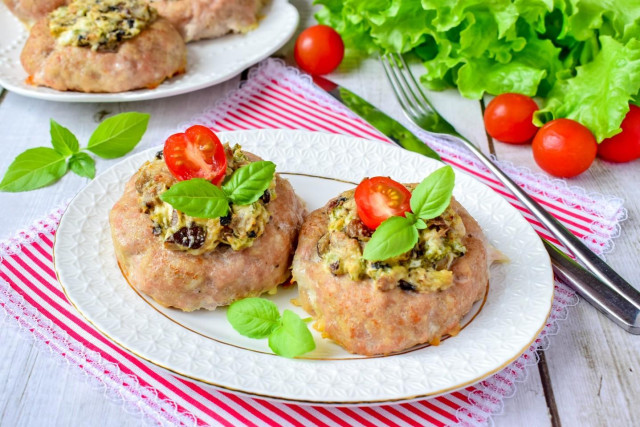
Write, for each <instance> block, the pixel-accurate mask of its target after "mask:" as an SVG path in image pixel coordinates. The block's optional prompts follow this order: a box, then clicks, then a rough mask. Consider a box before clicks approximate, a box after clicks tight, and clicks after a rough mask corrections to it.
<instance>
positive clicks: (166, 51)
mask: <svg viewBox="0 0 640 427" xmlns="http://www.w3.org/2000/svg"><path fill="white" fill-rule="evenodd" d="M20 61H21V62H22V66H23V67H24V69H25V71H26V72H27V73H28V74H29V78H28V82H29V83H31V84H34V85H38V86H47V87H51V88H53V89H57V90H63V91H64V90H73V91H80V92H124V91H128V90H133V89H141V88H154V87H156V86H158V85H159V84H160V83H162V82H163V81H164V80H165V79H168V78H170V77H172V76H174V75H176V74H181V73H183V72H184V71H185V68H186V63H187V50H186V46H185V44H184V41H183V40H182V37H180V34H179V33H178V32H177V31H176V30H175V28H173V26H172V25H171V24H170V23H169V22H168V21H167V20H165V19H161V18H160V19H157V20H156V21H155V22H153V23H152V24H151V25H150V26H149V27H147V28H146V29H145V30H143V31H142V32H141V33H140V34H138V35H137V36H136V37H134V38H132V39H130V40H126V41H123V42H122V44H120V46H119V48H118V49H117V50H116V51H115V52H104V51H94V50H91V49H90V48H86V47H78V46H63V45H60V44H58V43H57V42H56V39H55V37H54V36H53V35H51V32H50V31H49V20H48V19H47V18H44V19H41V20H40V21H38V22H37V23H36V25H34V27H33V28H32V29H31V33H30V34H29V38H28V39H27V41H26V43H25V45H24V48H23V49H22V53H21V55H20Z"/></svg>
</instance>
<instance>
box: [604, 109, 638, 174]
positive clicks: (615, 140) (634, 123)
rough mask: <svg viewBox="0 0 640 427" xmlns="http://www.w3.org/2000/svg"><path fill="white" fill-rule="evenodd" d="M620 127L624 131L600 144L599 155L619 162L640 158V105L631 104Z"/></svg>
mask: <svg viewBox="0 0 640 427" xmlns="http://www.w3.org/2000/svg"><path fill="white" fill-rule="evenodd" d="M620 127H621V128H622V132H620V133H619V134H617V135H614V136H612V137H611V138H607V139H605V140H604V141H602V142H601V143H600V145H598V156H599V157H601V158H603V159H604V160H608V161H610V162H617V163H623V162H629V161H631V160H635V159H637V158H640V107H638V106H636V105H633V104H632V105H629V112H628V113H627V115H626V116H625V117H624V120H622V124H621V125H620Z"/></svg>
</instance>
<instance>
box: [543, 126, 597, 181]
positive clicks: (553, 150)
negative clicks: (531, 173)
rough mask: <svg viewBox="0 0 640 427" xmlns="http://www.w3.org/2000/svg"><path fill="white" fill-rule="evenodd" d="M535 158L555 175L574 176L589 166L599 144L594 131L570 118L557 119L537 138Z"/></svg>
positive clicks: (544, 128) (544, 127)
mask: <svg viewBox="0 0 640 427" xmlns="http://www.w3.org/2000/svg"><path fill="white" fill-rule="evenodd" d="M532 148H533V158H534V159H535V160H536V163H537V164H538V166H540V167H541V168H542V169H544V170H545V171H546V172H548V173H550V174H551V175H554V176H557V177H562V178H570V177H572V176H576V175H579V174H581V173H582V172H584V171H586V170H587V169H589V166H591V163H593V160H594V159H595V158H596V151H597V150H598V144H597V143H596V138H595V137H594V136H593V134H592V133H591V131H590V130H589V129H587V128H586V127H585V126H583V125H581V124H580V123H578V122H576V121H574V120H570V119H556V120H552V121H550V122H549V123H547V124H545V125H544V126H542V127H541V128H540V130H539V131H538V133H537V134H536V136H535V138H533V144H532Z"/></svg>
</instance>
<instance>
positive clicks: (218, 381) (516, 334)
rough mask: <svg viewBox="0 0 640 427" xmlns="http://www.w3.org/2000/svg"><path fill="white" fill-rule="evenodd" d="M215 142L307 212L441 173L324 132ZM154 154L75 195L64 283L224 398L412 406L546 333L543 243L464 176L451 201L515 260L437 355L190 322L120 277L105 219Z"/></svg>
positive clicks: (108, 324) (68, 218) (143, 350)
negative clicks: (304, 347) (383, 351)
mask: <svg viewBox="0 0 640 427" xmlns="http://www.w3.org/2000/svg"><path fill="white" fill-rule="evenodd" d="M218 135H219V136H220V138H221V140H223V141H230V142H232V143H240V144H241V145H242V146H243V148H245V149H246V150H248V151H251V152H254V153H256V154H258V155H260V156H261V157H263V158H265V159H269V160H272V161H274V162H275V163H276V164H277V167H278V171H279V172H280V173H281V174H283V176H285V177H286V178H287V179H289V180H290V181H291V182H292V184H293V186H294V188H295V190H296V192H297V193H298V194H299V195H300V196H301V197H302V198H303V199H304V200H305V202H306V203H307V206H308V208H309V209H315V208H317V207H320V206H322V205H324V204H325V203H326V201H327V200H328V199H330V198H332V197H334V196H335V195H337V194H338V193H339V192H340V191H342V190H344V189H346V188H350V187H352V184H349V183H348V182H359V181H360V180H361V179H362V178H363V177H365V176H373V175H390V176H391V177H393V178H394V179H396V180H399V181H403V182H415V181H419V180H421V179H422V178H423V177H424V176H426V175H427V174H429V173H430V172H431V171H433V170H435V169H437V168H438V167H440V166H441V163H438V162H436V161H434V160H431V159H428V158H426V157H423V156H420V155H418V154H414V153H411V152H408V151H404V150H402V149H400V148H396V147H393V146H389V145H386V144H383V143H376V142H371V141H365V140H361V139H357V138H350V137H343V136H337V135H329V134H323V133H312V132H297V131H284V130H255V131H242V132H220V133H219V134H218ZM156 150H157V149H155V150H154V149H152V150H148V151H145V152H142V153H139V154H137V155H134V156H131V157H129V158H127V159H126V160H124V161H123V162H121V163H119V164H118V165H116V166H114V167H112V168H111V169H109V170H107V171H106V172H105V173H103V174H102V175H100V176H99V177H98V178H96V179H94V180H93V181H92V182H91V183H90V184H89V185H87V187H86V188H85V189H84V190H83V191H81V192H80V193H79V194H78V196H76V198H75V199H74V200H73V201H72V202H71V204H70V205H69V208H68V209H67V211H66V213H65V214H64V216H63V218H62V221H61V222H60V227H59V229H58V232H57V235H56V241H55V247H54V259H55V267H56V271H57V274H58V277H59V279H60V283H62V286H63V288H64V290H65V292H66V294H67V296H68V298H69V300H70V301H71V302H72V303H73V305H74V306H75V307H76V308H77V309H78V310H79V311H80V313H82V315H83V316H85V317H86V318H87V320H89V321H90V322H91V323H92V324H93V325H94V326H95V327H96V328H97V329H98V330H100V331H101V332H102V333H103V334H104V335H106V336H107V337H108V338H110V339H111V340H113V341H114V342H116V343H118V344H119V345H121V346H122V347H124V348H125V349H127V350H129V351H131V352H132V353H133V354H135V355H137V356H139V357H141V358H143V359H145V360H148V361H150V362H152V363H154V364H156V365H158V366H161V367H163V368H165V369H168V370H170V371H172V372H174V373H177V374H180V375H182V376H185V377H188V378H192V379H195V380H198V381H202V382H204V383H207V384H211V385H215V386H218V387H222V388H225V389H229V390H235V391H240V392H243V393H247V394H251V395H257V396H263V397H268V398H276V399H282V400H287V401H297V402H313V403H333V404H354V403H377V402H389V401H400V400H410V399H414V398H418V397H423V396H434V395H438V394H442V393H445V392H448V391H451V390H454V389H458V388H461V387H464V386H467V385H469V384H472V383H475V382H477V381H479V380H481V379H483V378H485V377H487V376H489V375H491V374H492V373H494V372H496V371H498V370H500V369H501V368H503V367H505V366H506V365H508V364H509V363H510V362H511V361H513V360H514V359H516V358H517V357H518V356H519V355H520V354H521V353H522V352H523V351H524V350H525V349H527V348H528V347H529V345H530V344H531V342H532V341H533V340H534V339H535V338H536V337H537V335H538V334H539V332H540V331H541V329H542V328H543V326H544V324H545V321H546V319H547V316H548V314H549V311H550V308H551V301H552V298H553V277H552V272H551V266H550V262H549V257H548V256H547V253H546V252H545V250H544V248H543V246H542V243H541V241H540V239H539V238H538V236H537V235H536V233H535V232H534V231H533V229H532V228H531V227H530V225H529V224H528V223H527V222H526V221H525V220H524V218H523V217H522V216H521V215H520V214H519V213H518V212H517V211H516V209H514V208H513V207H512V206H511V205H509V204H508V203H507V202H506V201H505V200H503V199H502V198H501V197H499V196H498V195H497V194H496V193H495V192H494V191H492V190H491V189H489V188H488V187H486V186H484V185H483V184H480V183H478V182H477V181H475V180H474V179H473V178H471V177H469V176H467V175H465V174H464V173H462V172H459V171H458V172H456V187H455V191H454V195H455V196H456V198H457V199H458V200H459V201H460V202H461V203H462V204H463V205H464V206H465V207H466V208H467V210H468V211H469V212H470V213H471V214H472V215H473V216H474V217H475V218H476V219H477V220H478V222H479V223H480V225H481V226H482V228H483V229H484V231H485V233H486V235H487V237H488V239H489V241H490V242H491V243H492V244H493V245H495V246H496V247H497V248H499V249H500V250H501V251H503V252H504V253H505V254H506V255H507V256H508V257H509V258H510V260H511V261H510V262H509V263H508V264H501V265H496V266H494V267H493V268H492V278H491V282H490V288H489V291H488V295H487V298H486V299H485V303H484V306H482V308H481V309H480V310H479V312H477V313H476V315H475V318H473V320H472V321H470V323H468V324H467V325H466V327H465V328H464V329H463V330H462V331H461V332H460V334H459V335H458V336H456V337H454V338H449V339H447V340H445V341H443V342H442V343H441V344H440V345H439V346H437V347H433V346H431V347H423V348H419V349H414V350H412V351H408V352H405V353H403V354H397V355H392V356H386V357H370V358H367V357H362V356H353V355H349V354H347V353H346V352H345V351H344V350H342V349H341V348H340V347H339V346H337V345H335V344H333V343H331V342H330V341H328V340H326V339H322V338H320V337H319V336H317V335H316V336H315V339H316V343H317V346H318V349H317V350H315V351H314V352H312V353H310V354H308V355H306V356H305V358H304V359H296V360H292V359H286V358H282V357H278V356H275V355H273V354H270V352H269V349H268V346H267V343H266V340H250V339H247V338H243V337H242V336H240V335H239V334H237V333H235V332H234V331H233V329H232V328H231V327H230V326H229V325H228V323H227V321H226V319H225V309H218V310H216V311H214V312H205V311H201V312H196V313H182V312H180V311H178V310H173V309H163V308H161V307H159V306H156V305H155V304H153V303H151V302H150V301H148V300H147V298H145V297H143V296H141V295H139V294H138V293H137V292H136V291H134V290H133V289H132V288H131V287H130V286H129V285H128V283H127V281H126V280H125V279H124V278H123V276H122V274H121V272H120V270H119V268H118V264H117V262H116V258H115V255H114V251H113V246H112V242H111V236H110V230H109V223H108V220H107V218H108V213H109V210H110V209H111V207H112V206H113V204H114V203H115V202H116V200H117V199H118V198H119V197H120V196H121V194H122V192H123V189H124V185H125V183H126V182H127V181H128V180H129V178H130V177H131V175H132V174H133V173H134V172H135V171H136V170H137V169H138V168H139V167H140V165H141V164H142V163H143V162H144V161H145V160H147V159H150V158H152V157H153V155H154V153H155V151H156ZM345 181H346V182H345ZM295 295H296V290H295V289H288V290H284V291H280V292H279V293H278V294H277V295H276V296H275V297H274V300H275V301H276V303H277V304H278V305H279V306H280V307H281V308H289V309H292V310H294V311H297V312H298V313H299V314H301V315H303V316H304V317H306V315H305V314H304V312H303V311H302V310H301V309H300V308H297V307H294V306H292V305H291V304H290V302H289V300H290V299H291V298H292V297H294V296H295ZM479 305H480V304H478V307H476V309H475V311H478V309H479Z"/></svg>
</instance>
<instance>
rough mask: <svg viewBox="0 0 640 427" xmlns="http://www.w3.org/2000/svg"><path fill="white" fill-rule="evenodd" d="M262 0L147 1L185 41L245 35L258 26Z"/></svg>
mask: <svg viewBox="0 0 640 427" xmlns="http://www.w3.org/2000/svg"><path fill="white" fill-rule="evenodd" d="M264 3H265V1H264V0H150V4H151V6H153V7H154V8H156V9H157V10H158V13H159V14H160V16H162V17H163V18H165V19H167V20H168V21H169V22H171V24H172V25H173V26H174V27H176V29H177V30H178V31H179V32H180V34H181V35H182V37H184V41H185V42H190V41H195V40H200V39H212V38H216V37H221V36H224V35H225V34H229V33H246V32H248V31H250V30H252V29H254V28H255V27H257V26H258V14H259V12H260V10H261V9H262V6H263V5H264Z"/></svg>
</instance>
